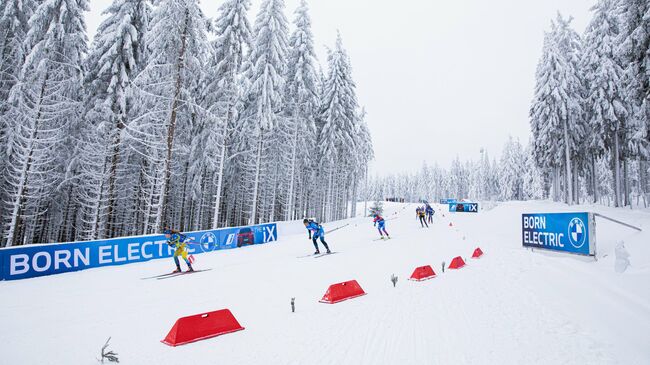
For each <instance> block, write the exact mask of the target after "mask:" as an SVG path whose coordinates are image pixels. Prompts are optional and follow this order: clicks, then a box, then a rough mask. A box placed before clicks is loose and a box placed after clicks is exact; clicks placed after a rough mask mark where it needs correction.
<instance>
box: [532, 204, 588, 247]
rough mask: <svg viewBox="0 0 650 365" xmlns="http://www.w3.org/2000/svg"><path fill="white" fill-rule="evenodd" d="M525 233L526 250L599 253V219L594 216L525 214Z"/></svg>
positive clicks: (581, 214)
mask: <svg viewBox="0 0 650 365" xmlns="http://www.w3.org/2000/svg"><path fill="white" fill-rule="evenodd" d="M521 230H522V244H523V245H524V246H526V247H535V248H543V249H547V250H554V251H563V252H569V253H575V254H580V255H591V256H593V255H595V254H596V220H595V218H594V215H593V214H592V213H535V214H522V216H521Z"/></svg>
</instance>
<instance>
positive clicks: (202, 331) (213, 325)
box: [161, 309, 244, 346]
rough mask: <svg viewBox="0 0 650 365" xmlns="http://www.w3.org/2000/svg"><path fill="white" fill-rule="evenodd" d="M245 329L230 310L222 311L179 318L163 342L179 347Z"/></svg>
mask: <svg viewBox="0 0 650 365" xmlns="http://www.w3.org/2000/svg"><path fill="white" fill-rule="evenodd" d="M243 329H244V327H242V326H241V325H240V324H239V322H237V319H235V316H233V315H232V313H230V310H228V309H222V310H218V311H214V312H208V313H202V314H196V315H193V316H188V317H183V318H179V319H178V320H177V321H176V323H174V326H173V327H172V329H171V330H170V331H169V333H168V334H167V337H165V339H164V340H162V341H161V342H162V343H164V344H166V345H169V346H178V345H184V344H186V343H190V342H195V341H200V340H204V339H206V338H211V337H215V336H219V335H224V334H226V333H231V332H236V331H241V330H243Z"/></svg>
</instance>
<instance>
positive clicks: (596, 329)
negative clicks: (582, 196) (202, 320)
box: [0, 202, 650, 365]
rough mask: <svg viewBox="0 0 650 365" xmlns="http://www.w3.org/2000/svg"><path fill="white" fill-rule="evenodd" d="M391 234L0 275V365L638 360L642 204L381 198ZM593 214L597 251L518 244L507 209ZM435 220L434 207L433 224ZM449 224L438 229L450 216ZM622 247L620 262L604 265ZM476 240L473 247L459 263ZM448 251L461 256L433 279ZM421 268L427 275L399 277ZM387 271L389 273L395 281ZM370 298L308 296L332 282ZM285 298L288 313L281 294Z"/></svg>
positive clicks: (645, 311) (648, 288)
mask: <svg viewBox="0 0 650 365" xmlns="http://www.w3.org/2000/svg"><path fill="white" fill-rule="evenodd" d="M385 207H386V213H385V215H384V216H385V217H386V218H387V219H389V220H388V221H387V224H386V228H387V230H388V232H389V233H390V234H391V235H393V237H394V238H393V239H392V240H390V241H385V242H384V241H373V239H376V238H377V237H378V234H377V233H376V230H375V229H374V228H373V226H372V222H371V219H370V218H355V219H351V220H349V221H346V222H332V223H328V224H325V227H326V229H332V228H335V227H338V226H341V225H342V224H344V223H350V225H349V226H347V227H345V228H342V229H340V230H337V231H335V232H332V233H331V234H328V235H327V236H326V238H327V241H328V243H329V244H330V246H331V248H332V249H333V250H334V251H338V252H339V253H337V254H335V255H329V256H324V257H320V258H313V257H303V258H298V257H299V256H304V255H307V254H310V253H312V252H313V246H312V244H311V242H310V241H309V240H308V239H307V233H306V231H305V230H304V228H303V227H302V224H301V223H300V222H293V223H282V224H280V225H279V235H280V236H279V241H278V242H277V243H272V244H267V245H260V246H254V247H247V248H242V249H237V250H229V251H219V252H215V253H211V254H206V255H200V256H197V258H198V262H197V263H196V264H195V266H196V268H197V269H201V268H212V270H211V271H207V272H202V273H196V274H192V275H185V276H180V277H175V278H171V279H166V280H155V279H153V280H141V278H144V277H148V276H152V275H156V274H160V273H165V272H168V271H171V270H172V269H173V268H174V265H173V263H172V260H171V259H170V260H157V261H150V262H146V263H140V264H133V265H125V266H114V267H105V268H99V269H91V270H86V271H81V272H75V273H69V274H62V275H55V276H49V277H41V278H35V279H29V280H21V281H9V282H0V363H2V364H11V365H13V364H39V365H42V364H66V365H69V364H96V363H97V360H96V358H97V357H98V356H99V351H100V348H101V346H102V345H103V343H104V342H105V341H106V339H107V338H108V337H109V336H112V340H111V346H110V349H112V350H114V351H115V352H117V353H118V354H119V358H120V364H138V365H140V364H174V365H176V364H192V365H196V364H355V365H356V364H450V363H454V364H649V363H650V213H648V212H644V211H630V210H625V209H610V208H604V207H601V206H594V207H591V206H580V207H567V206H565V205H561V204H555V203H550V202H532V203H531V202H527V203H505V204H501V205H498V206H497V207H495V208H493V209H491V210H489V211H485V212H481V213H479V214H462V213H457V214H453V215H450V214H449V213H445V212H444V210H446V209H444V208H443V207H437V213H436V222H435V224H434V225H433V226H432V227H431V228H430V229H426V228H424V229H423V228H420V224H419V223H418V222H417V221H416V219H415V213H414V209H415V205H413V204H411V205H409V204H397V203H385ZM556 211H595V212H599V213H601V214H604V215H608V216H611V217H613V218H617V219H620V220H623V221H626V222H628V223H630V224H634V225H637V226H641V227H642V228H643V229H644V232H641V233H638V232H635V231H633V230H630V229H628V228H625V227H622V226H619V225H617V224H615V223H611V222H608V221H605V220H602V219H597V239H598V255H597V256H598V260H597V261H594V260H593V259H592V258H585V257H580V256H574V255H567V254H559V253H550V252H544V251H540V250H535V251H534V252H531V251H530V250H526V249H524V248H522V246H521V213H523V212H530V213H535V212H556ZM442 214H444V215H445V216H444V217H443V216H442ZM450 221H451V222H453V227H449V222H450ZM618 240H624V241H625V246H626V249H627V251H628V252H629V254H630V262H631V265H632V266H631V267H629V268H628V269H627V271H626V272H624V273H622V274H620V273H617V272H615V270H614V266H615V265H614V261H615V257H614V248H615V245H616V242H617V241H618ZM477 246H479V247H481V248H482V250H483V251H484V252H485V255H484V256H483V257H482V258H481V259H479V260H472V259H470V256H471V254H472V251H473V250H474V248H476V247H477ZM457 255H461V256H463V257H465V258H466V259H467V260H468V265H467V266H466V267H464V268H462V269H460V270H451V271H446V272H445V273H442V272H441V270H440V269H441V263H442V262H443V261H445V262H447V263H449V261H450V260H451V258H453V257H454V256H457ZM426 264H430V265H432V266H433V268H434V270H435V271H436V273H437V274H438V277H436V278H434V279H432V280H427V281H424V282H413V281H408V280H407V279H408V277H409V276H410V274H411V273H412V271H413V270H414V268H415V267H417V266H422V265H426ZM391 274H395V275H397V276H398V277H399V281H398V283H397V287H396V288H393V285H392V283H391V282H390V277H391ZM351 279H356V280H357V281H358V282H359V284H360V285H361V286H362V288H363V289H364V290H365V291H366V292H367V293H368V294H367V295H365V296H362V297H359V298H355V299H351V300H348V301H344V302H341V303H337V304H323V303H319V302H318V301H319V299H321V297H322V296H323V294H324V293H325V291H326V289H327V287H328V286H329V285H330V284H333V283H337V282H342V281H347V280H351ZM292 297H295V298H296V310H297V311H296V313H291V307H290V299H291V298H292ZM222 308H229V309H230V310H231V311H232V313H233V314H234V315H235V317H236V318H237V319H238V320H239V322H240V323H241V324H242V326H244V327H246V329H245V330H244V331H239V332H235V333H231V334H227V335H224V336H219V337H215V338H212V339H208V340H204V341H200V342H196V343H192V344H188V345H184V346H179V347H176V348H173V347H169V346H166V345H164V344H162V343H160V340H161V339H163V338H164V337H165V335H166V334H167V332H168V331H169V329H170V328H171V327H172V325H173V324H174V322H175V320H176V319H177V318H179V317H182V316H187V315H191V314H198V313H201V312H206V311H212V310H218V309H222Z"/></svg>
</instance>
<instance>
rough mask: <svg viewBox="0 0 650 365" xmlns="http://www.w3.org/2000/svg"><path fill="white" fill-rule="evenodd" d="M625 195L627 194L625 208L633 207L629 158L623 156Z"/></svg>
mask: <svg viewBox="0 0 650 365" xmlns="http://www.w3.org/2000/svg"><path fill="white" fill-rule="evenodd" d="M623 193H624V194H625V197H624V198H625V206H628V205H629V206H630V207H631V206H632V202H631V201H630V175H629V170H628V163H627V157H626V156H623Z"/></svg>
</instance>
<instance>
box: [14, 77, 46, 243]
mask: <svg viewBox="0 0 650 365" xmlns="http://www.w3.org/2000/svg"><path fill="white" fill-rule="evenodd" d="M47 80H48V73H47V72H46V73H45V76H44V77H43V81H42V84H41V90H40V93H39V95H38V101H37V103H36V115H35V116H34V128H33V130H32V133H31V135H30V137H29V140H28V141H27V143H28V147H27V150H28V151H29V152H28V153H27V158H26V159H25V161H24V162H23V166H22V167H21V171H20V184H19V185H18V191H17V193H16V196H15V198H14V199H13V203H12V209H11V210H12V211H11V223H10V224H9V232H8V233H7V247H10V246H13V245H15V244H18V243H19V242H20V239H21V236H20V235H17V234H16V233H17V231H18V229H19V227H20V225H21V223H22V215H23V211H24V209H25V204H26V203H27V195H28V187H27V184H28V182H29V179H28V177H29V174H30V171H31V168H32V158H33V156H34V144H35V143H36V140H37V139H38V129H39V127H40V120H41V105H42V103H43V97H44V94H45V86H46V85H47Z"/></svg>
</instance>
